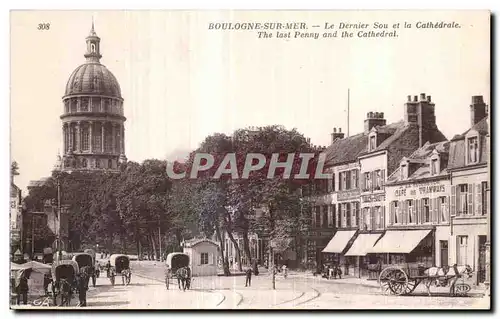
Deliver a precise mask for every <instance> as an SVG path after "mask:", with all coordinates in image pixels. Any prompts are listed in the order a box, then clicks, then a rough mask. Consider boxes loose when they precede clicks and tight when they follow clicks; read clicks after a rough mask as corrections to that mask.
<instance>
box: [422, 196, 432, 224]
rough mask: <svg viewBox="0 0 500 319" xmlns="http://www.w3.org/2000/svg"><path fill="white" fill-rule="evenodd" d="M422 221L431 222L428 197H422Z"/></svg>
mask: <svg viewBox="0 0 500 319" xmlns="http://www.w3.org/2000/svg"><path fill="white" fill-rule="evenodd" d="M421 214H422V222H423V223H424V224H425V223H430V222H431V207H430V200H429V198H424V199H422V213H421Z"/></svg>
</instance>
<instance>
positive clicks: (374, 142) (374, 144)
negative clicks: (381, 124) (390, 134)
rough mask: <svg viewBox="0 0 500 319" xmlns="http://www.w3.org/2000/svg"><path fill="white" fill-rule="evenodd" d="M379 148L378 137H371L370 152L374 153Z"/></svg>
mask: <svg viewBox="0 0 500 319" xmlns="http://www.w3.org/2000/svg"><path fill="white" fill-rule="evenodd" d="M376 148H377V135H375V134H373V135H370V139H369V145H368V150H369V151H370V152H371V151H374V150H375V149H376Z"/></svg>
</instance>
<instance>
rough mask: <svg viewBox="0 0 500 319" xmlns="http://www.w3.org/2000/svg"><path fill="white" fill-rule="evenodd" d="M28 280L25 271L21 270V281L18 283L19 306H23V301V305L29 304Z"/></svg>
mask: <svg viewBox="0 0 500 319" xmlns="http://www.w3.org/2000/svg"><path fill="white" fill-rule="evenodd" d="M28 290H29V287H28V278H27V277H26V272H25V270H21V272H20V274H19V280H18V281H17V286H16V292H17V304H18V305H20V304H21V299H22V300H23V304H24V305H27V304H28Z"/></svg>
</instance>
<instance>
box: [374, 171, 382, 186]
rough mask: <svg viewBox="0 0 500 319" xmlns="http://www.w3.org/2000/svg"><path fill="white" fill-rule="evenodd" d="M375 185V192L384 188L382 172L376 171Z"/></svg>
mask: <svg viewBox="0 0 500 319" xmlns="http://www.w3.org/2000/svg"><path fill="white" fill-rule="evenodd" d="M374 184H375V187H374V189H375V190H380V188H381V186H382V174H381V172H380V170H377V171H375V181H374Z"/></svg>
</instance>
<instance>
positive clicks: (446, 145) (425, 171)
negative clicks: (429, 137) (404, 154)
mask: <svg viewBox="0 0 500 319" xmlns="http://www.w3.org/2000/svg"><path fill="white" fill-rule="evenodd" d="M434 150H437V151H438V152H439V154H440V156H441V158H440V161H441V172H440V174H439V175H434V176H433V177H437V176H446V175H448V173H449V172H448V170H447V167H448V153H449V150H450V142H448V141H443V142H438V143H433V144H431V143H429V142H427V143H425V144H424V146H422V147H421V148H419V149H417V150H416V151H415V152H414V153H413V154H412V155H411V156H409V157H408V158H409V159H410V160H411V159H414V160H420V161H423V162H424V163H422V164H421V163H413V164H411V165H417V166H419V167H418V168H417V169H416V170H415V171H414V172H413V173H412V174H411V175H410V176H409V177H408V179H405V182H407V181H415V180H419V179H425V178H429V177H431V174H430V165H429V163H428V160H429V159H430V157H431V155H432V152H433V151H434ZM399 181H400V169H399V167H398V168H397V169H395V170H394V173H392V174H391V176H389V178H388V179H387V183H388V184H390V183H396V182H399Z"/></svg>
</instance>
